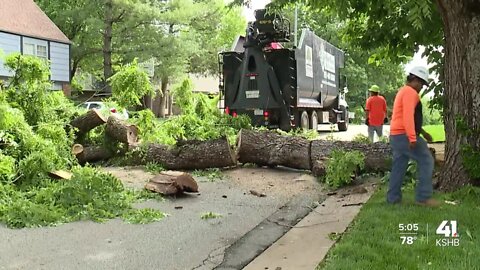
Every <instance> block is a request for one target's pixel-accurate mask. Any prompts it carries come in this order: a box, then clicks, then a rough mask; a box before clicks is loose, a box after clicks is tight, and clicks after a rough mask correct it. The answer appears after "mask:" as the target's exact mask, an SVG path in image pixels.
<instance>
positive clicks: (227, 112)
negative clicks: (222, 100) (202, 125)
mask: <svg viewBox="0 0 480 270" xmlns="http://www.w3.org/2000/svg"><path fill="white" fill-rule="evenodd" d="M225 114H230V108H229V107H228V106H227V107H225Z"/></svg>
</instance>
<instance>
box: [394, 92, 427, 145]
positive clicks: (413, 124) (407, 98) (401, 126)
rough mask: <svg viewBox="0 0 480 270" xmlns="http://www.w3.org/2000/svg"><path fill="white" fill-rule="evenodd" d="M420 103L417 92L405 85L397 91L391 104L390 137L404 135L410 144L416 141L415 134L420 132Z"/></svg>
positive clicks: (421, 117)
mask: <svg viewBox="0 0 480 270" xmlns="http://www.w3.org/2000/svg"><path fill="white" fill-rule="evenodd" d="M422 124H423V115H422V102H421V101H420V96H419V95H418V93H417V91H416V90H415V89H413V88H412V87H410V86H408V85H405V86H404V87H402V88H400V90H398V93H397V95H396V96H395V101H394V102H393V113H392V120H391V121H390V135H400V134H406V135H407V137H408V140H409V141H410V142H416V141H417V134H419V133H420V131H421V130H422Z"/></svg>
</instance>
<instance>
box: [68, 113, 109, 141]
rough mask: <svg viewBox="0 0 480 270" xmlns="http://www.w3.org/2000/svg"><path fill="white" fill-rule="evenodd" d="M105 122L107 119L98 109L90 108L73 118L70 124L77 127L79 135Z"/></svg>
mask: <svg viewBox="0 0 480 270" xmlns="http://www.w3.org/2000/svg"><path fill="white" fill-rule="evenodd" d="M106 122H107V120H106V119H105V118H104V117H103V116H102V115H101V113H100V111H98V110H97V109H92V110H89V111H88V112H87V113H85V114H83V115H80V116H79V117H77V118H75V119H73V120H72V122H70V125H72V126H73V127H75V128H77V129H78V133H79V135H82V134H85V133H87V132H89V131H90V130H92V129H94V128H95V127H98V126H100V125H103V124H105V123H106Z"/></svg>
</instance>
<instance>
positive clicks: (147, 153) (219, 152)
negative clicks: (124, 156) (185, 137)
mask: <svg viewBox="0 0 480 270" xmlns="http://www.w3.org/2000/svg"><path fill="white" fill-rule="evenodd" d="M143 147H144V148H143ZM143 147H137V148H136V149H135V150H134V151H133V154H132V158H131V163H132V165H145V164H146V163H149V162H153V163H157V164H160V165H162V166H163V167H164V168H165V169H168V170H196V169H199V170H201V169H207V168H224V167H232V166H235V165H236V164H237V163H236V160H235V156H234V154H233V153H232V149H231V148H230V144H229V143H228V140H227V138H220V139H215V140H208V141H196V140H191V141H183V142H179V143H178V144H177V145H176V146H167V145H161V144H148V145H145V146H143Z"/></svg>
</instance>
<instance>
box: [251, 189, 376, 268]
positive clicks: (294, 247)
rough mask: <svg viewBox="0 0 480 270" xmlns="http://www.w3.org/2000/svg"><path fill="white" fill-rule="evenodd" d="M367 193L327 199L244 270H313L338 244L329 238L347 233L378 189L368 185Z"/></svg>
mask: <svg viewBox="0 0 480 270" xmlns="http://www.w3.org/2000/svg"><path fill="white" fill-rule="evenodd" d="M365 189H366V191H367V192H365V193H355V194H350V195H346V196H343V195H334V196H331V197H329V198H327V199H326V200H325V201H324V202H323V203H322V204H321V205H319V206H318V207H316V208H315V209H314V210H313V211H312V212H311V213H310V214H309V215H307V216H306V217H305V218H304V219H302V220H301V221H300V222H299V223H298V224H297V225H296V226H293V228H292V229H291V230H290V231H289V232H288V233H286V234H285V235H284V236H283V237H282V238H280V239H279V240H278V241H277V242H275V243H274V244H273V245H272V246H270V247H269V248H268V249H267V250H265V251H264V252H263V253H262V254H261V255H260V256H258V257H257V258H256V259H255V260H253V261H252V262H251V263H250V264H248V265H247V266H246V267H245V268H243V269H244V270H268V269H270V270H280V269H281V270H314V269H315V268H316V267H317V265H318V264H319V263H320V262H321V261H322V260H323V259H324V258H325V256H326V254H327V252H328V250H329V249H330V248H331V247H332V246H333V244H335V241H333V240H331V239H330V238H331V237H329V235H331V234H332V233H337V234H341V233H343V232H344V231H345V230H346V228H347V227H348V225H349V224H350V223H351V222H352V220H353V219H354V217H355V216H356V215H357V214H358V212H359V211H360V208H361V205H362V204H363V203H365V202H366V201H367V200H368V199H369V198H370V197H371V195H372V194H373V191H374V190H375V186H374V185H372V184H368V185H365ZM364 191H365V190H364ZM339 194H340V193H339Z"/></svg>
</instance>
